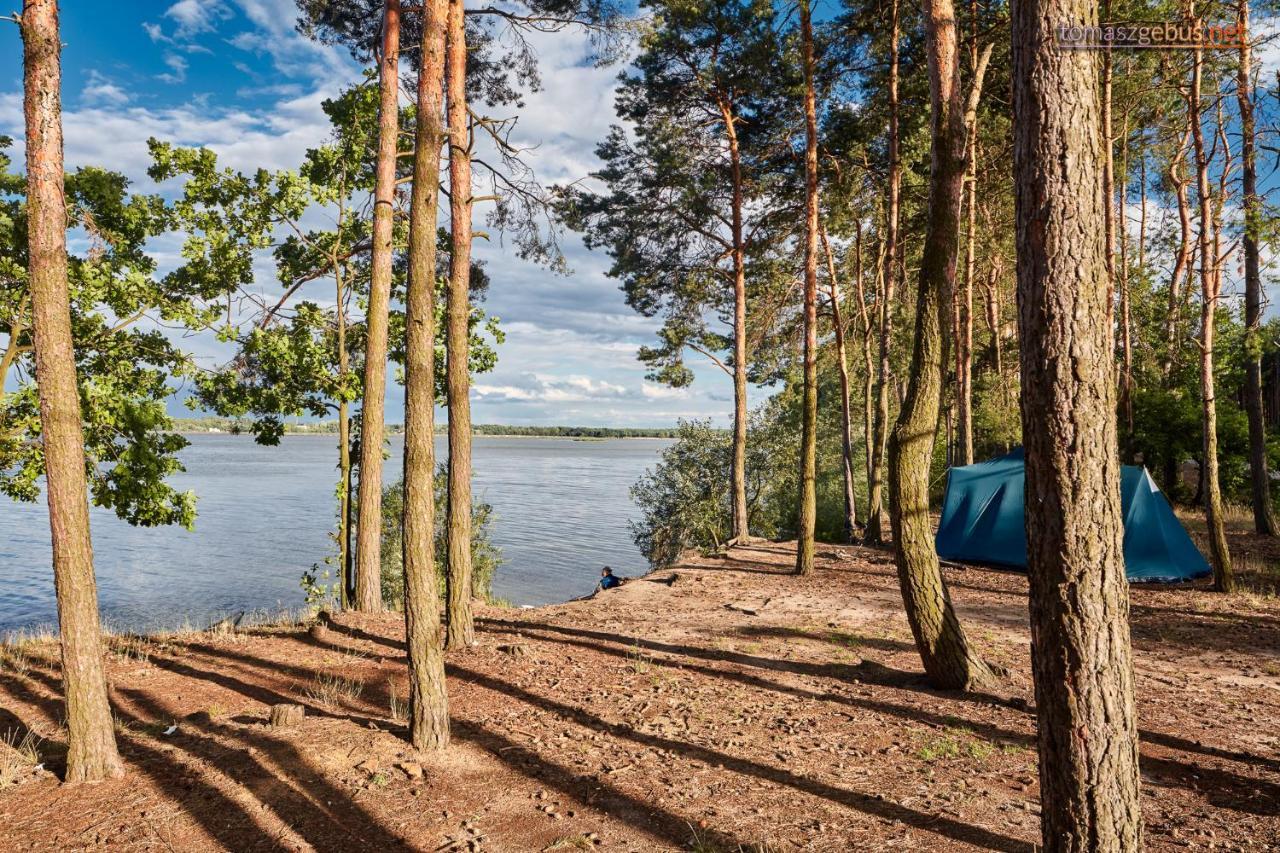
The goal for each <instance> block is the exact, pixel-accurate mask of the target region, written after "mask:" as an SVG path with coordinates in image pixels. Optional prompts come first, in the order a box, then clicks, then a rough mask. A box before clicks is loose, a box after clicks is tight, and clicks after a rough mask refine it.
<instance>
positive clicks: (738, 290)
mask: <svg viewBox="0 0 1280 853" xmlns="http://www.w3.org/2000/svg"><path fill="white" fill-rule="evenodd" d="M720 115H721V118H722V120H723V121H724V131H725V138H726V139H727V140H728V142H729V166H730V177H731V180H732V181H733V218H732V231H733V235H732V239H733V245H732V247H731V248H730V254H731V256H732V258H733V463H732V470H731V474H730V479H731V480H732V482H731V483H730V486H731V488H732V490H733V515H732V521H733V533H732V541H733V542H746V541H747V540H748V539H750V537H751V530H750V519H749V517H748V512H747V262H746V251H747V250H746V245H745V239H744V235H743V224H742V215H743V206H744V205H745V204H746V200H745V198H744V194H743V188H742V148H741V145H740V143H739V142H738V128H737V118H736V116H735V114H734V107H733V104H732V103H730V102H729V101H727V100H724V99H721V101H720Z"/></svg>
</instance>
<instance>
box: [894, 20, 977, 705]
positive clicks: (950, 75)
mask: <svg viewBox="0 0 1280 853" xmlns="http://www.w3.org/2000/svg"><path fill="white" fill-rule="evenodd" d="M924 20H925V50H926V52H927V54H928V57H929V94H930V101H931V104H932V111H931V112H932V122H931V130H932V144H931V147H930V149H931V165H930V170H929V207H928V210H929V214H928V224H927V226H926V229H927V230H926V232H925V238H924V241H925V242H924V254H923V257H922V260H921V266H920V279H919V287H918V289H917V292H916V328H915V336H914V339H913V346H912V352H911V368H910V371H909V379H908V380H907V392H906V397H905V399H904V400H903V403H902V409H901V411H900V412H899V414H898V422H897V424H896V425H895V426H894V429H893V435H892V436H890V438H889V493H890V495H889V520H890V523H891V524H892V526H893V541H894V546H895V548H894V558H895V560H896V562H897V566H898V582H899V585H900V586H901V588H902V601H903V604H904V606H905V607H906V611H907V621H908V622H910V624H911V632H912V634H913V635H914V636H915V640H916V647H917V648H918V649H919V651H920V657H921V659H922V661H923V663H924V669H925V673H926V674H927V675H928V677H929V681H930V682H931V683H932V684H933V685H934V686H936V687H939V688H942V689H954V690H969V689H972V688H975V687H979V686H982V685H984V684H987V683H989V682H991V681H993V680H994V676H993V674H992V673H991V671H990V670H989V669H988V668H987V666H986V664H984V663H983V662H982V660H981V659H980V658H979V657H978V656H977V654H976V653H975V652H974V651H973V649H972V648H971V647H970V645H969V642H968V640H967V638H966V637H965V632H964V629H963V628H962V627H961V625H960V620H959V619H958V618H957V616H956V613H955V610H954V608H953V607H952V606H951V597H950V595H949V594H948V593H947V586H946V582H945V581H944V580H943V577H942V569H941V566H940V565H939V564H938V554H937V551H936V550H935V549H934V544H933V524H932V521H931V519H930V517H929V480H930V477H929V472H930V466H931V463H932V461H933V448H934V443H935V441H936V440H937V434H938V415H939V411H940V408H941V404H942V371H943V364H945V362H946V328H947V316H948V312H949V307H948V303H949V301H950V297H951V291H952V289H953V288H954V287H955V279H956V251H957V243H958V238H959V232H960V204H961V193H962V191H963V187H964V171H965V163H964V144H965V129H964V113H963V109H964V107H963V102H962V100H961V97H960V57H959V52H958V44H957V32H956V21H955V8H954V6H953V5H952V2H951V0H925V2H924Z"/></svg>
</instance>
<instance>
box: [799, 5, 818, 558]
mask: <svg viewBox="0 0 1280 853" xmlns="http://www.w3.org/2000/svg"><path fill="white" fill-rule="evenodd" d="M800 33H801V39H802V43H801V47H802V50H803V61H804V128H805V147H804V184H805V191H804V199H805V229H804V398H803V403H802V407H801V422H800V495H799V500H800V506H799V508H798V511H797V515H798V517H799V521H798V524H797V528H798V529H797V531H796V574H798V575H807V574H810V573H811V572H812V571H813V557H814V541H813V536H814V528H815V526H816V523H817V518H818V492H817V466H818V110H817V98H816V96H815V93H814V81H813V21H812V20H811V19H810V16H809V0H800Z"/></svg>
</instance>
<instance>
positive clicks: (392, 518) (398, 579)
mask: <svg viewBox="0 0 1280 853" xmlns="http://www.w3.org/2000/svg"><path fill="white" fill-rule="evenodd" d="M433 486H434V491H435V504H436V530H435V551H436V553H435V566H436V583H437V584H438V588H439V589H440V591H441V595H443V594H444V589H445V569H446V566H447V559H446V557H447V554H448V547H449V541H448V528H447V527H446V526H445V524H444V520H445V518H446V510H447V506H448V495H449V480H448V469H447V468H446V467H445V466H443V465H441V466H440V468H439V469H438V470H437V471H436V475H435V481H434V483H433ZM403 518H404V481H403V480H397V481H396V482H395V483H393V484H391V485H390V486H387V487H386V488H385V489H383V490H382V600H383V602H384V603H385V604H386V605H387V606H389V607H395V608H400V607H401V606H403V604H404V544H403V543H404V531H403V526H402V524H403ZM492 524H493V507H492V506H490V505H489V504H487V503H485V502H484V501H482V500H479V499H473V500H472V503H471V594H472V595H473V596H475V597H476V598H480V599H483V600H485V601H492V600H493V592H492V585H493V575H494V573H495V572H497V570H498V567H499V566H501V565H502V551H501V550H500V549H499V548H498V546H497V545H495V544H493V539H492V535H493V534H492V531H491V525H492Z"/></svg>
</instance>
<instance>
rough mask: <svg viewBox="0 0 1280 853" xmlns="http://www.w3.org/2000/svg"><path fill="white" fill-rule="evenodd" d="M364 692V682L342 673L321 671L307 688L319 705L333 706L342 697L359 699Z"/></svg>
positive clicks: (308, 694)
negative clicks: (331, 673)
mask: <svg viewBox="0 0 1280 853" xmlns="http://www.w3.org/2000/svg"><path fill="white" fill-rule="evenodd" d="M363 692H364V682H363V681H357V680H356V679H354V678H343V677H342V676H341V675H330V674H328V673H321V674H320V675H317V676H316V678H315V681H312V682H311V686H310V687H308V688H307V697H308V698H310V699H311V700H312V701H314V702H315V703H316V704H318V705H322V706H324V707H326V708H332V707H334V706H335V705H337V704H338V703H339V701H340V700H342V699H358V698H360V694H361V693H363Z"/></svg>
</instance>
